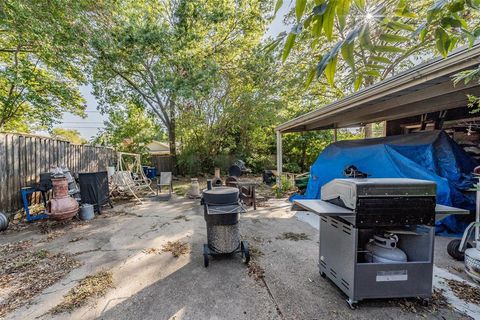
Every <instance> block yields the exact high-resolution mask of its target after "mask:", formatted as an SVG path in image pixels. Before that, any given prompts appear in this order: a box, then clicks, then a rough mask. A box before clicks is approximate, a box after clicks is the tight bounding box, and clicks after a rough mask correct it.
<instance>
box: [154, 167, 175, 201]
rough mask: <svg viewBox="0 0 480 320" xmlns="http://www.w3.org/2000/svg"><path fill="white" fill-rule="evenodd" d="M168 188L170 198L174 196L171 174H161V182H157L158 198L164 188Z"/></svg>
mask: <svg viewBox="0 0 480 320" xmlns="http://www.w3.org/2000/svg"><path fill="white" fill-rule="evenodd" d="M163 186H168V197H169V198H170V197H171V196H172V192H173V184H172V173H171V172H160V180H158V182H157V196H158V195H159V193H160V192H162V187H163Z"/></svg>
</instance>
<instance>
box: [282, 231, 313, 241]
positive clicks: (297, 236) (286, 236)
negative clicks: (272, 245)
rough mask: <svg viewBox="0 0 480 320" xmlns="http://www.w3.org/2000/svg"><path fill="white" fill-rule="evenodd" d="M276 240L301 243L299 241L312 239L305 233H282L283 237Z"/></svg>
mask: <svg viewBox="0 0 480 320" xmlns="http://www.w3.org/2000/svg"><path fill="white" fill-rule="evenodd" d="M276 239H278V240H292V241H299V240H310V237H309V236H308V235H306V234H305V233H303V232H302V233H295V232H284V233H282V235H280V236H278V237H277V238H276Z"/></svg>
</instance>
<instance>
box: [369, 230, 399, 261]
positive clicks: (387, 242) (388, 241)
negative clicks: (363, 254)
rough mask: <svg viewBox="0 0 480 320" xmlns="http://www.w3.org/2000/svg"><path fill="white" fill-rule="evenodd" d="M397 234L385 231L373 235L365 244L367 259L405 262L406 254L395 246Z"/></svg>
mask: <svg viewBox="0 0 480 320" xmlns="http://www.w3.org/2000/svg"><path fill="white" fill-rule="evenodd" d="M397 242H398V236H397V235H394V234H389V233H386V234H384V235H383V236H379V235H375V236H373V239H370V241H369V242H368V243H367V245H366V246H365V249H366V250H367V251H369V252H370V254H367V261H368V262H373V263H396V262H407V255H406V254H405V252H403V251H402V250H401V249H399V248H397Z"/></svg>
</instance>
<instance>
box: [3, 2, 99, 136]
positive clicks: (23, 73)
mask: <svg viewBox="0 0 480 320" xmlns="http://www.w3.org/2000/svg"><path fill="white" fill-rule="evenodd" d="M97 7H98V5H97V4H96V3H95V2H94V1H89V0H82V1H75V2H73V3H72V2H70V1H64V0H54V1H47V2H45V1H27V0H15V1H10V0H6V1H3V2H2V4H1V5H0V17H1V19H0V64H1V66H2V67H1V68H0V130H15V131H30V130H32V129H36V128H38V127H39V126H42V127H50V126H51V125H52V124H53V123H58V122H59V119H60V118H61V114H62V112H65V111H68V112H71V113H74V114H76V115H80V116H83V115H84V112H83V111H84V107H85V106H84V102H85V101H84V99H83V98H82V97H81V95H80V93H79V91H78V85H79V84H81V83H84V81H85V79H84V76H83V74H82V72H81V69H80V67H79V65H80V62H81V61H80V58H79V56H80V57H81V56H83V55H82V54H81V53H82V52H83V49H82V45H83V44H84V43H85V42H84V41H85V38H84V37H83V35H86V32H85V25H88V17H87V13H90V15H91V16H93V15H94V12H95V11H96V10H97ZM22 122H23V123H25V122H27V123H28V125H23V126H20V127H19V126H18V123H22Z"/></svg>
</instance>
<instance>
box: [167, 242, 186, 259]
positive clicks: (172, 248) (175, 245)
mask: <svg viewBox="0 0 480 320" xmlns="http://www.w3.org/2000/svg"><path fill="white" fill-rule="evenodd" d="M162 251H163V252H171V253H172V255H173V256H174V257H175V258H178V257H179V256H181V255H182V254H187V253H189V252H190V246H189V245H188V243H185V242H180V241H175V242H171V241H168V242H167V244H165V245H164V246H163V247H162Z"/></svg>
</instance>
